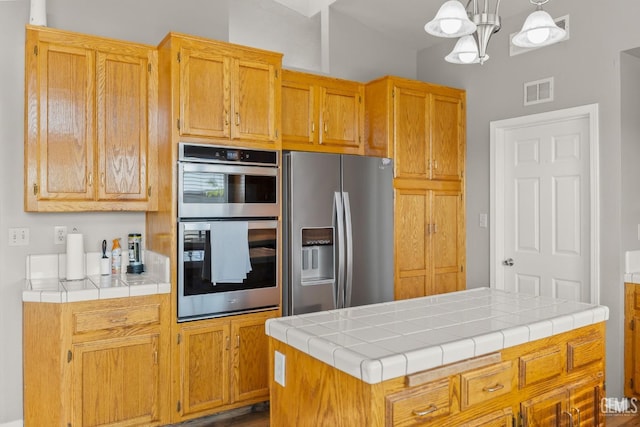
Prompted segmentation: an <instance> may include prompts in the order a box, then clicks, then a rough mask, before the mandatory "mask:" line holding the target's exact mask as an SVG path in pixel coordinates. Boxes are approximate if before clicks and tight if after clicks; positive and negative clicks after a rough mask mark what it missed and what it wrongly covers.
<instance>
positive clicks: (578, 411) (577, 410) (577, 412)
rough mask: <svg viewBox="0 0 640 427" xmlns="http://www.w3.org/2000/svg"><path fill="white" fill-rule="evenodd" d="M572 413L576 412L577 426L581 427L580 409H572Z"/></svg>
mask: <svg viewBox="0 0 640 427" xmlns="http://www.w3.org/2000/svg"><path fill="white" fill-rule="evenodd" d="M571 410H572V411H576V414H577V415H578V424H577V426H578V427H580V409H578V408H572V409H571Z"/></svg>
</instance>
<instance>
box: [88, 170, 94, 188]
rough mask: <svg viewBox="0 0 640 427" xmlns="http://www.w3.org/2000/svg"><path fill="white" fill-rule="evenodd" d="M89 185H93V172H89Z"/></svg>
mask: <svg viewBox="0 0 640 427" xmlns="http://www.w3.org/2000/svg"><path fill="white" fill-rule="evenodd" d="M89 187H93V174H92V173H90V174H89Z"/></svg>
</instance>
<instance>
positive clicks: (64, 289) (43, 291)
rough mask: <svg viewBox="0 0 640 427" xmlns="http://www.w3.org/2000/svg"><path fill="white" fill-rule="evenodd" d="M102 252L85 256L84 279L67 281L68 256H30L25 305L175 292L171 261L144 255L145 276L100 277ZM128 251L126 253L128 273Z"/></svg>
mask: <svg viewBox="0 0 640 427" xmlns="http://www.w3.org/2000/svg"><path fill="white" fill-rule="evenodd" d="M100 258H101V254H100V253H98V252H89V253H87V254H86V255H85V267H86V268H85V271H86V273H87V275H86V277H85V278H84V279H80V280H65V279H64V277H65V271H64V270H65V268H66V267H65V265H66V254H47V255H27V258H26V274H25V284H24V289H23V291H22V301H24V302H48V303H66V302H77V301H90V300H98V299H107V298H124V297H130V296H131V297H132V296H141V295H153V294H168V293H170V292H171V279H170V277H171V276H170V269H169V258H168V257H165V256H163V255H160V254H157V253H155V252H151V251H144V252H143V259H144V266H145V272H144V273H142V274H126V273H125V274H121V275H117V276H116V275H106V276H101V275H100ZM127 259H128V256H127V251H123V253H122V260H123V266H122V269H123V271H126V262H125V261H126V260H127Z"/></svg>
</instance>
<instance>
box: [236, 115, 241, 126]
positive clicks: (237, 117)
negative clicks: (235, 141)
mask: <svg viewBox="0 0 640 427" xmlns="http://www.w3.org/2000/svg"><path fill="white" fill-rule="evenodd" d="M236 126H240V113H236Z"/></svg>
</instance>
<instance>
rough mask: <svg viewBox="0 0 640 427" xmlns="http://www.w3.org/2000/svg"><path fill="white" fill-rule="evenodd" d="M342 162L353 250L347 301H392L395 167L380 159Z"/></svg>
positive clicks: (355, 303)
mask: <svg viewBox="0 0 640 427" xmlns="http://www.w3.org/2000/svg"><path fill="white" fill-rule="evenodd" d="M342 163H343V171H342V175H343V182H342V188H343V191H344V194H343V197H344V199H346V200H347V203H346V205H347V212H349V213H350V217H351V227H349V226H348V225H347V226H346V227H345V228H346V229H347V230H349V228H350V229H351V245H352V249H353V254H352V259H353V263H352V265H350V266H349V265H348V266H347V267H346V271H347V278H346V289H347V290H350V295H349V294H347V296H346V297H345V299H346V300H347V301H350V306H358V305H365V304H373V303H378V302H385V301H392V300H393V166H392V164H391V163H390V161H388V162H386V163H387V164H385V162H383V159H380V158H372V157H363V156H347V155H345V156H343V157H342ZM347 234H349V233H347ZM347 239H349V236H348V235H347ZM347 247H349V245H347ZM347 257H349V255H347ZM350 273H351V274H350Z"/></svg>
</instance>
